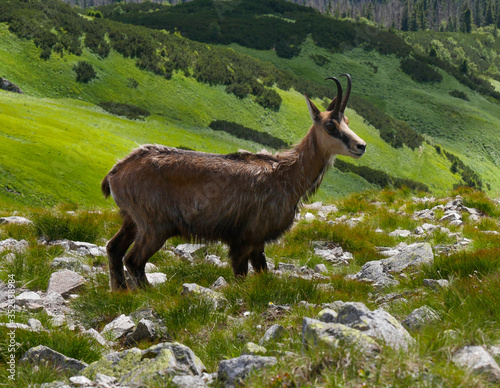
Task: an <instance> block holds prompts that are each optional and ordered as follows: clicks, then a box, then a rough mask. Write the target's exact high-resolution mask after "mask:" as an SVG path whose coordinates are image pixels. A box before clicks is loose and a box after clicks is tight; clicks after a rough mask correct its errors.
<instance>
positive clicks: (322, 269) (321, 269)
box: [314, 264, 328, 273]
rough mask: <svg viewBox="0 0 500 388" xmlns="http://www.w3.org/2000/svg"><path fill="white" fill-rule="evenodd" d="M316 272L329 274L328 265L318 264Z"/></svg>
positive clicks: (315, 268) (315, 267)
mask: <svg viewBox="0 0 500 388" xmlns="http://www.w3.org/2000/svg"><path fill="white" fill-rule="evenodd" d="M314 272H316V273H324V272H328V268H326V265H324V264H316V265H315V266H314Z"/></svg>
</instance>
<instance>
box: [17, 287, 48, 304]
mask: <svg viewBox="0 0 500 388" xmlns="http://www.w3.org/2000/svg"><path fill="white" fill-rule="evenodd" d="M15 300H16V304H17V305H19V306H24V305H26V304H28V303H37V304H40V303H42V298H41V296H40V295H38V294H37V293H36V292H33V291H25V292H22V293H21V294H19V295H18V296H16V299H15Z"/></svg>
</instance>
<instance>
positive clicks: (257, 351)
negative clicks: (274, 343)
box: [241, 342, 267, 356]
mask: <svg viewBox="0 0 500 388" xmlns="http://www.w3.org/2000/svg"><path fill="white" fill-rule="evenodd" d="M266 353H267V349H266V348H265V347H263V346H260V345H257V344H254V343H253V342H247V343H246V344H245V345H244V346H243V349H242V350H241V355H242V356H244V355H251V356H263V355H265V354H266Z"/></svg>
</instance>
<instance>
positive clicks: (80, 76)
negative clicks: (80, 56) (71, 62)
mask: <svg viewBox="0 0 500 388" xmlns="http://www.w3.org/2000/svg"><path fill="white" fill-rule="evenodd" d="M73 70H74V71H75V73H76V82H81V83H84V84H86V83H88V82H89V81H91V80H93V79H94V78H96V77H97V73H96V72H95V70H94V68H93V67H92V65H91V64H90V63H88V62H85V61H79V62H78V63H77V64H76V65H75V66H74V67H73Z"/></svg>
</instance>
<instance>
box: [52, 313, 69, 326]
mask: <svg viewBox="0 0 500 388" xmlns="http://www.w3.org/2000/svg"><path fill="white" fill-rule="evenodd" d="M65 323H66V316H65V315H64V314H59V315H55V316H54V317H52V319H51V320H50V324H51V325H52V327H61V326H63V325H64V324H65Z"/></svg>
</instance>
